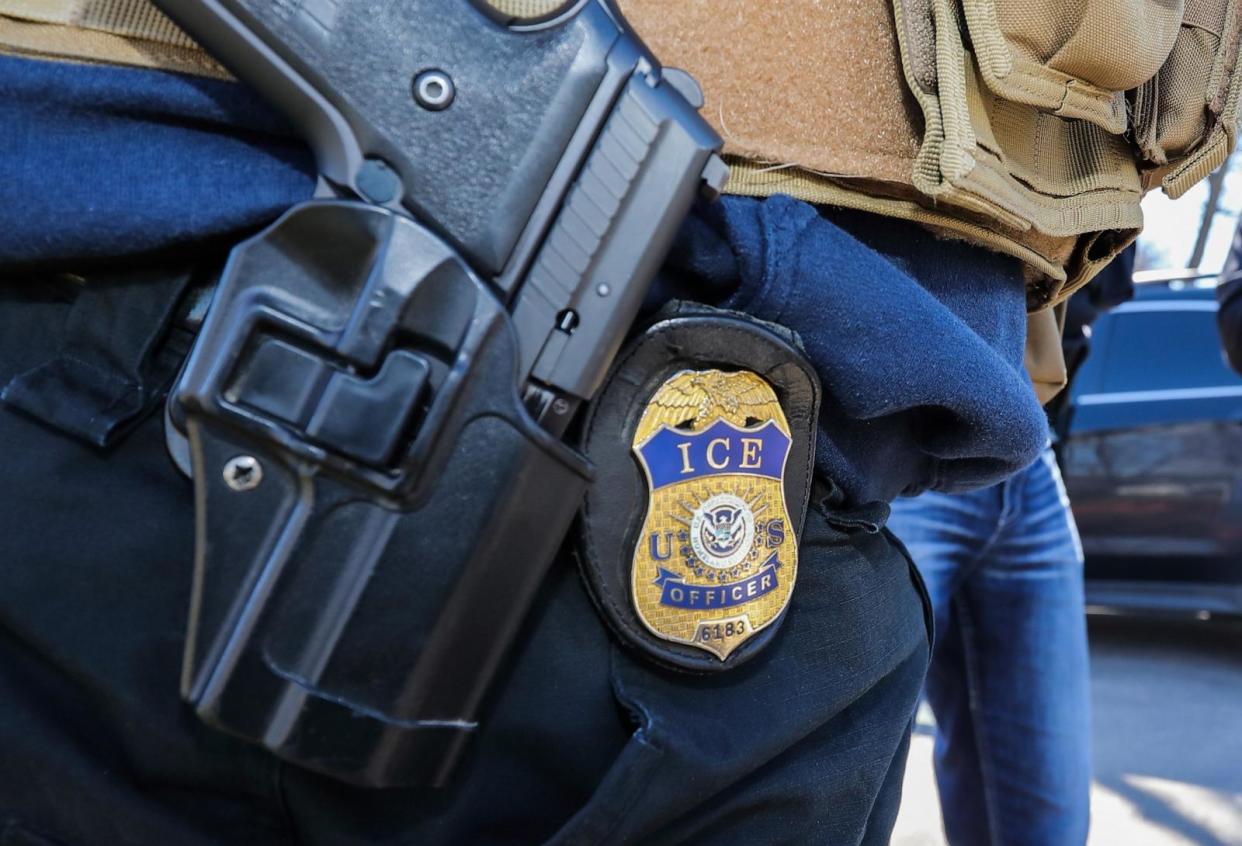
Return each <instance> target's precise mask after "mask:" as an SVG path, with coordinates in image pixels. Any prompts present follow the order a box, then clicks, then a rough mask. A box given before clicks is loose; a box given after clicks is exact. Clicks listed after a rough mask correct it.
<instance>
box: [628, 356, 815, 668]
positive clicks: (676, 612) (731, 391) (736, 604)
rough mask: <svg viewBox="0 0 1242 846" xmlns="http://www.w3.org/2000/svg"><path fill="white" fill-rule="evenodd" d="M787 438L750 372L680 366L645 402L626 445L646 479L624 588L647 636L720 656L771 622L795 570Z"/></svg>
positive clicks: (768, 392) (770, 394) (766, 392)
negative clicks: (628, 580) (641, 517)
mask: <svg viewBox="0 0 1242 846" xmlns="http://www.w3.org/2000/svg"><path fill="white" fill-rule="evenodd" d="M791 443H792V440H791V435H790V430H789V423H788V421H787V420H786V419H785V413H784V411H783V409H782V408H781V404H780V401H779V399H778V398H777V396H776V392H775V391H774V390H773V389H772V386H771V385H769V384H768V383H767V382H766V381H765V380H764V379H763V378H762V377H760V376H759V375H758V374H756V373H753V372H750V371H746V370H739V371H733V372H726V371H721V370H685V371H682V372H680V373H677V374H675V375H673V376H672V377H670V378H669V379H668V380H666V381H665V382H664V383H663V384H662V385H661V386H660V387H659V388H658V389H657V390H656V392H655V393H654V394H653V395H652V396H651V398H650V400H648V402H647V405H646V407H645V408H644V409H643V413H642V416H641V418H640V419H639V423H638V427H637V428H636V429H635V432H634V438H633V444H632V449H633V452H634V455H635V457H636V458H637V460H638V462H639V464H640V465H641V466H642V468H643V471H644V473H645V475H646V479H647V484H648V502H647V513H646V516H645V519H644V521H643V527H642V531H641V532H640V534H639V536H638V542H637V544H636V546H635V549H634V555H633V566H632V569H631V591H632V597H633V602H634V608H635V610H636V611H637V614H638V617H639V619H640V620H642V622H643V624H644V625H645V626H646V627H647V628H648V629H649V630H650V631H651V632H652V633H653V634H655V635H656V636H657V637H660V638H663V639H665V640H670V641H675V642H678V643H684V644H687V645H690V646H694V647H697V648H699V649H703V650H706V651H707V652H710V653H712V654H713V655H715V656H716V657H717V658H719V659H720V660H721V661H724V660H725V659H726V658H728V657H729V655H730V654H731V653H732V652H733V651H734V650H736V649H737V648H738V647H739V646H741V645H742V644H743V643H745V642H746V641H747V640H748V639H749V638H751V637H752V636H753V635H755V634H756V633H757V632H759V631H761V630H762V629H764V628H765V627H766V626H768V625H770V624H771V623H773V622H774V621H775V620H776V619H777V618H779V617H780V615H781V613H782V612H783V611H784V610H785V608H786V606H787V605H788V604H789V598H790V595H791V594H792V591H793V586H794V582H795V579H796V577H797V568H798V549H797V547H798V545H797V539H796V538H795V537H794V531H793V529H794V527H793V521H792V519H791V518H790V515H789V509H788V507H787V505H786V502H785V486H784V476H785V462H786V460H787V459H788V457H789V450H790V446H791Z"/></svg>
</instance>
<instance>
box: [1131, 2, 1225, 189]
mask: <svg viewBox="0 0 1242 846" xmlns="http://www.w3.org/2000/svg"><path fill="white" fill-rule="evenodd" d="M1240 38H1242V1H1240V0H1186V9H1185V13H1184V16H1183V19H1182V23H1181V27H1180V32H1179V34H1178V36H1177V41H1176V43H1175V44H1174V46H1173V51H1172V53H1171V54H1170V55H1169V58H1168V60H1167V61H1166V62H1165V63H1164V65H1163V66H1162V67H1161V68H1160V70H1159V72H1158V73H1157V74H1156V75H1155V76H1154V77H1153V78H1152V79H1150V80H1148V81H1147V82H1146V83H1144V84H1143V85H1142V86H1140V87H1139V88H1138V89H1137V90H1135V91H1134V92H1133V95H1132V96H1133V115H1132V122H1133V127H1134V140H1135V143H1136V144H1137V145H1138V148H1139V150H1140V151H1141V153H1142V155H1143V157H1144V159H1145V160H1146V163H1147V165H1148V167H1149V169H1148V170H1147V171H1146V172H1145V173H1144V187H1145V188H1154V187H1155V186H1157V185H1161V186H1163V188H1164V190H1165V192H1166V193H1167V194H1169V196H1171V197H1174V198H1176V197H1179V196H1181V195H1182V194H1184V193H1185V192H1186V191H1187V190H1188V189H1189V188H1190V187H1191V186H1192V185H1194V184H1195V183H1196V182H1198V181H1199V180H1200V179H1202V178H1204V177H1205V176H1207V175H1208V174H1209V173H1211V172H1212V171H1213V170H1215V169H1216V168H1217V167H1219V166H1220V165H1221V164H1223V163H1224V161H1225V159H1226V158H1227V157H1228V155H1229V152H1230V151H1231V150H1232V149H1233V145H1234V140H1235V138H1236V135H1237V120H1238V99H1239V94H1240V92H1242V73H1239V72H1238V68H1237V65H1238V53H1239V49H1238V48H1239V40H1240Z"/></svg>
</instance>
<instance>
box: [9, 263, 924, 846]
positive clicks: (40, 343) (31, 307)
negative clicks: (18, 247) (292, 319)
mask: <svg viewBox="0 0 1242 846" xmlns="http://www.w3.org/2000/svg"><path fill="white" fill-rule="evenodd" d="M174 275H175V274H174ZM183 287H184V286H182V287H179V283H178V284H171V285H170V284H169V283H168V282H167V280H166V279H165V278H164V277H163V276H161V273H160V272H159V271H158V270H156V271H152V272H150V273H145V272H144V273H137V272H135V271H134V269H133V268H122V269H121V270H120V271H117V272H115V273H113V274H111V275H108V274H105V275H104V276H103V277H100V278H98V279H88V280H87V282H86V284H85V285H82V284H78V283H77V282H75V281H74V280H69V281H68V282H65V283H63V284H62V283H57V282H55V281H54V280H52V278H51V277H50V276H49V275H39V274H36V275H35V277H34V278H32V279H30V280H27V281H26V282H24V283H23V282H20V281H16V280H14V281H10V282H8V283H6V284H5V285H3V286H0V386H5V385H7V386H8V387H7V388H6V392H5V405H4V406H3V407H0V448H2V450H3V464H2V465H0V831H3V834H0V843H3V844H5V846H8V845H9V844H38V843H61V844H69V846H75V844H143V846H146V844H151V846H157V845H158V846H164V845H165V844H184V845H185V846H189V844H198V843H231V844H242V843H264V844H266V843H295V842H296V843H325V844H329V843H330V844H341V843H362V842H368V843H373V842H390V843H419V844H429V843H454V844H456V843H461V844H478V843H486V844H492V843H496V844H504V843H536V842H543V841H549V840H550V841H554V842H562V843H590V844H598V843H614V842H615V843H622V842H629V843H644V844H649V843H673V842H704V843H712V844H728V843H743V842H749V843H765V844H773V843H797V844H807V843H825V844H832V845H833V846H837V845H838V844H881V843H885V842H887V839H888V835H889V831H890V829H891V826H892V821H893V819H894V817H895V815H896V811H897V805H898V802H899V796H900V789H901V780H902V772H903V768H904V759H905V752H906V746H907V742H908V738H909V729H910V722H911V717H912V712H913V709H914V705H915V702H916V699H917V697H918V693H919V689H920V686H921V684H922V681H923V676H924V672H925V670H926V667H927V661H928V630H927V626H926V621H925V617H926V611H927V604H926V601H925V596H924V595H923V593H922V589H921V587H920V584H919V583H918V582H917V577H916V576H914V575H913V573H912V568H911V566H910V563H909V560H908V558H907V557H906V556H905V554H904V552H902V550H901V547H900V545H899V544H898V543H897V542H896V541H895V540H894V539H893V537H892V536H891V535H890V534H889V533H888V532H887V531H886V530H884V529H882V528H881V527H879V526H878V525H876V523H875V522H874V519H871V520H868V519H856V515H852V514H849V513H842V512H840V511H837V510H835V509H834V507H833V506H832V505H831V504H830V503H828V502H823V501H821V502H816V503H813V505H812V508H811V509H810V511H809V516H808V519H807V525H806V527H805V530H804V533H803V537H802V539H801V552H800V558H801V562H802V563H801V565H800V567H799V584H798V586H797V589H796V590H795V592H794V595H793V600H792V605H791V608H790V611H789V614H788V618H787V620H786V622H785V624H784V626H783V628H782V630H781V631H780V633H779V634H778V636H777V637H776V638H775V640H774V641H773V643H772V644H771V645H770V646H769V647H768V648H767V649H766V650H765V651H764V652H763V653H762V654H760V655H758V656H756V658H755V659H754V660H752V661H751V662H749V663H748V664H746V665H744V666H742V667H740V668H738V669H736V670H734V671H731V672H728V673H724V674H719V675H713V676H691V675H686V674H679V673H674V672H670V671H666V670H661V669H659V668H657V667H655V666H653V665H651V664H648V663H646V662H645V661H644V660H642V659H641V658H638V657H635V656H634V655H632V654H630V653H629V652H627V650H626V649H624V648H623V647H622V646H621V645H619V644H617V643H615V642H614V641H613V640H612V639H611V638H610V636H609V635H608V634H607V632H606V631H605V628H604V625H603V624H602V623H601V621H600V619H599V618H598V617H597V615H596V613H595V611H594V609H593V607H592V606H591V603H590V601H589V600H588V598H587V596H586V594H585V592H584V590H583V588H582V585H581V584H580V582H579V578H578V575H577V573H576V570H575V567H574V565H573V562H572V560H571V557H570V556H569V555H568V554H566V555H564V556H562V559H561V560H560V561H558V563H557V564H556V565H555V566H554V567H553V572H552V575H551V577H550V578H549V580H548V583H547V584H546V586H545V588H544V590H543V592H542V595H541V598H540V601H539V603H538V605H537V606H536V608H535V610H534V612H533V614H532V616H531V618H530V619H529V621H528V623H527V625H526V627H525V629H524V630H523V632H522V635H521V638H520V645H519V646H518V647H517V648H516V650H515V655H514V657H513V660H512V661H510V662H509V665H508V667H507V668H506V671H505V673H504V674H503V675H502V678H501V680H500V682H499V684H498V685H497V686H496V689H495V691H494V695H493V698H492V701H491V703H490V705H489V706H488V709H487V711H486V713H485V715H484V719H483V728H482V730H481V734H480V736H479V737H477V738H476V739H475V742H474V743H473V745H472V747H471V749H470V752H469V755H468V757H467V760H466V761H465V763H464V765H463V766H462V767H461V768H460V770H459V771H458V772H457V773H456V776H455V778H454V779H453V781H452V783H451V784H450V785H449V786H448V787H446V788H443V789H438V790H430V789H420V790H404V789H403V790H368V789H362V788H355V787H350V786H347V785H344V784H341V783H337V782H335V781H333V780H331V779H328V778H325V777H323V776H319V775H316V774H313V773H310V772H307V771H304V770H301V769H298V768H297V767H294V766H290V765H287V764H284V763H282V762H280V761H278V760H277V759H276V758H274V757H272V756H270V755H269V754H267V753H266V752H264V751H263V750H261V749H259V748H257V747H253V746H251V745H249V744H248V743H246V742H243V741H241V740H238V739H235V738H232V737H229V736H226V735H224V734H221V733H218V732H216V731H214V730H212V729H209V728H207V727H206V726H204V725H203V724H201V723H200V722H199V721H198V720H197V718H196V717H195V716H194V714H193V713H192V712H191V710H190V709H189V708H188V707H187V706H186V705H185V704H183V703H182V702H181V701H180V700H179V698H178V675H179V667H180V661H181V652H182V647H183V643H184V631H185V620H186V613H187V607H188V602H189V595H190V585H191V559H192V553H193V536H194V532H193V528H194V527H193V505H192V500H191V485H190V482H189V481H188V480H187V479H185V478H184V477H182V476H181V475H180V474H179V473H178V471H177V470H176V469H175V468H174V466H173V464H172V462H171V461H170V460H169V458H168V456H167V454H166V452H165V447H164V439H163V431H162V422H161V420H160V415H159V414H158V413H157V412H158V408H159V404H160V401H161V399H162V396H163V391H164V389H165V388H166V386H167V382H168V380H169V379H171V374H172V373H173V372H174V370H175V364H176V362H177V361H178V360H179V358H180V356H181V355H182V354H183V351H184V348H185V346H186V343H187V341H188V338H187V337H185V336H184V333H181V332H179V331H178V330H175V329H174V330H169V329H168V328H167V326H168V324H169V323H171V322H175V320H176V315H175V310H173V309H171V308H170V307H169V306H168V304H167V303H164V304H163V305H161V304H160V302H159V298H160V297H162V298H164V300H170V299H177V298H181V299H182V300H183V299H184V294H183ZM81 291H87V292H89V295H87V294H82V293H80V292H81ZM83 297H87V298H86V299H83ZM144 297H145V299H144ZM151 298H154V299H151ZM149 300H150V302H149ZM144 302H147V303H148V305H149V306H150V307H149V308H148V307H142V306H141V304H142V303H144ZM152 303H153V304H152ZM152 327H163V328H158V329H157V330H153V329H152ZM144 333H146V334H147V335H149V336H150V337H140V336H143V335H144ZM83 336H85V340H84V338H83ZM91 338H93V339H94V341H95V342H94V343H91V342H89V341H90V339H91ZM88 441H93V443H88ZM99 444H103V445H102V446H101V445H99ZM874 511H875V509H872V512H869V513H873V512H874ZM879 511H880V512H883V511H884V509H879Z"/></svg>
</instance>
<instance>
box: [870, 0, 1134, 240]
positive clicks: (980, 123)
mask: <svg viewBox="0 0 1242 846" xmlns="http://www.w3.org/2000/svg"><path fill="white" fill-rule="evenodd" d="M894 8H895V12H896V16H897V32H898V38H899V43H900V47H901V56H902V65H903V67H904V68H905V71H906V77H907V82H908V84H909V85H910V88H911V89H912V91H913V93H914V95H915V98H916V99H917V100H918V102H919V105H920V106H921V107H922V110H923V116H924V119H925V127H924V133H923V143H922V145H921V146H920V149H919V154H918V158H917V160H916V162H915V169H914V185H915V187H916V188H918V189H919V190H920V191H922V192H924V193H925V194H927V195H929V196H930V197H933V198H935V200H936V202H937V203H942V204H949V205H952V206H955V207H957V208H959V209H962V210H964V211H967V212H972V213H976V214H982V215H985V216H987V217H990V218H991V219H993V220H994V221H996V222H997V223H999V224H1002V225H1004V226H1007V227H1011V228H1013V229H1016V230H1025V229H1032V228H1033V229H1035V230H1037V231H1039V232H1040V233H1043V234H1044V235H1050V236H1057V237H1064V236H1077V235H1080V234H1082V233H1086V232H1095V231H1100V230H1106V229H1113V230H1126V229H1136V228H1138V227H1140V226H1141V225H1142V212H1141V211H1140V209H1139V200H1140V198H1141V183H1140V180H1139V174H1138V168H1137V167H1136V165H1135V163H1134V160H1133V155H1132V153H1131V151H1130V149H1129V146H1128V144H1127V143H1126V141H1125V139H1124V138H1123V137H1121V136H1119V135H1114V134H1112V133H1111V132H1109V131H1107V130H1105V129H1102V128H1101V127H1100V126H1098V125H1096V124H1094V123H1091V122H1088V121H1085V120H1066V119H1064V118H1061V117H1057V116H1056V115H1053V114H1050V113H1048V112H1046V111H1043V110H1041V109H1039V108H1037V107H1035V106H1031V105H1028V104H1025V103H1019V102H1014V101H1011V100H1007V99H1003V98H1001V97H999V96H997V95H996V94H995V92H993V91H992V90H991V89H990V88H989V87H988V86H987V85H986V84H984V82H983V81H982V80H981V78H980V76H981V74H980V71H979V68H978V65H977V63H976V61H975V57H974V55H972V54H971V53H970V51H969V50H968V49H967V48H966V45H965V44H964V42H963V39H962V34H961V31H962V18H961V8H960V6H958V5H957V3H956V2H955V0H895V3H894Z"/></svg>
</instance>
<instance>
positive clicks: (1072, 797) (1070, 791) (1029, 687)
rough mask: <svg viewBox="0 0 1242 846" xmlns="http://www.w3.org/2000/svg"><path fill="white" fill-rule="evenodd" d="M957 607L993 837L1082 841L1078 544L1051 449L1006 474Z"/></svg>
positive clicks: (1044, 843)
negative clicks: (992, 536)
mask: <svg viewBox="0 0 1242 846" xmlns="http://www.w3.org/2000/svg"><path fill="white" fill-rule="evenodd" d="M956 610H957V611H958V612H959V613H960V614H961V626H960V631H961V634H962V644H961V645H962V649H963V656H964V659H965V666H966V673H967V680H968V684H969V690H970V707H971V711H972V719H973V723H974V726H975V735H976V737H975V739H976V744H977V751H978V753H979V756H980V763H981V767H982V775H983V783H984V788H985V794H986V796H985V804H984V805H982V806H980V807H979V808H978V809H977V813H979V814H983V813H984V811H985V810H986V814H987V817H988V823H989V827H990V829H991V840H990V843H992V844H995V846H1019V845H1020V844H1031V845H1032V846H1073V844H1075V843H1078V844H1081V843H1083V842H1084V841H1085V840H1086V835H1087V825H1088V816H1089V807H1088V800H1089V793H1090V780H1091V759H1090V755H1091V749H1090V691H1089V675H1088V666H1087V664H1088V658H1087V633H1086V620H1085V614H1084V601H1083V585H1082V551H1081V547H1080V545H1079V543H1078V536H1077V531H1076V529H1075V527H1074V523H1073V517H1072V515H1071V514H1070V512H1069V501H1068V498H1067V497H1066V495H1065V490H1064V487H1063V486H1062V484H1061V480H1060V475H1059V473H1058V471H1057V468H1056V463H1055V459H1054V458H1053V455H1052V452H1051V450H1048V451H1046V452H1045V453H1044V454H1043V456H1041V457H1040V459H1039V460H1037V461H1036V462H1035V463H1034V464H1032V465H1031V466H1030V467H1029V468H1028V469H1027V470H1025V471H1023V472H1022V473H1020V474H1018V475H1017V476H1015V477H1014V478H1013V479H1011V480H1009V482H1007V483H1006V484H1005V513H1004V518H1003V522H1002V526H1001V532H1000V534H999V535H998V537H997V539H996V541H995V542H994V543H993V544H992V545H991V546H990V547H989V549H988V550H987V551H986V553H985V555H984V557H983V560H982V562H981V564H980V566H978V567H977V568H975V569H974V570H973V571H972V572H971V574H970V576H969V578H968V579H966V581H965V582H964V584H963V585H962V588H961V590H960V591H959V595H958V600H957V604H956ZM947 807H948V806H947V805H946V808H947ZM954 813H955V815H956V816H958V817H964V816H966V815H968V814H969V813H970V809H969V808H966V807H956V808H954ZM950 834H951V835H952V832H950ZM953 842H954V843H958V842H959V841H958V840H954V841H953ZM961 842H968V843H973V842H977V841H975V840H963V841H961Z"/></svg>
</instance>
